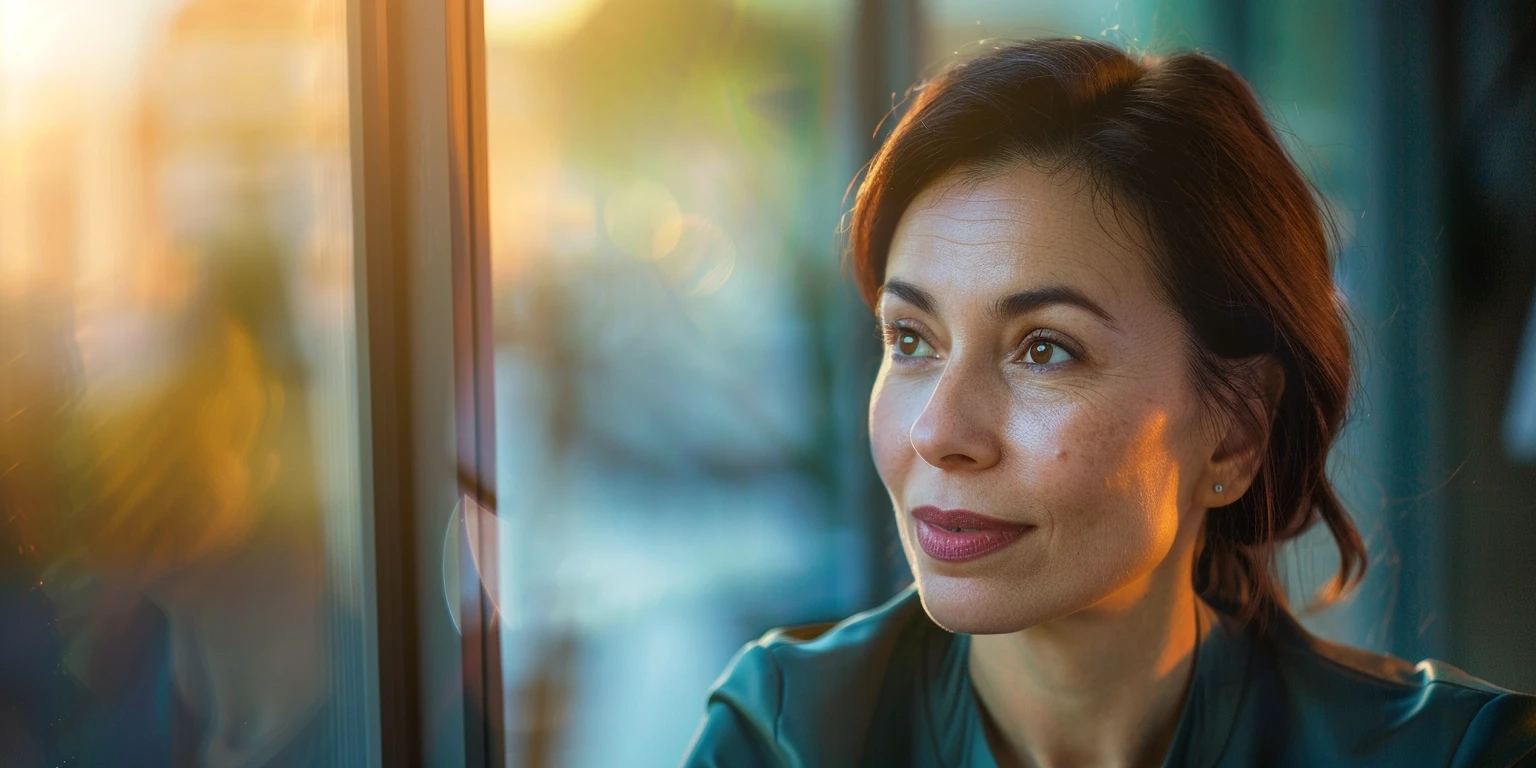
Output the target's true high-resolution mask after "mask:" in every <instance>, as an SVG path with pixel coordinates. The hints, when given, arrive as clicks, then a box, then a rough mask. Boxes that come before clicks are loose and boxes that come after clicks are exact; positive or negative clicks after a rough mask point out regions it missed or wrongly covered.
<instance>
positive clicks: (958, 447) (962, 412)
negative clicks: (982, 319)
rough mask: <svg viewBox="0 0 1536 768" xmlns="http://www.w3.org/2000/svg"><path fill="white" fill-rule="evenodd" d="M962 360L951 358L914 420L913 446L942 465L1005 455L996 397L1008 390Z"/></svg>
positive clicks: (968, 466)
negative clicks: (965, 366) (967, 368)
mask: <svg viewBox="0 0 1536 768" xmlns="http://www.w3.org/2000/svg"><path fill="white" fill-rule="evenodd" d="M960 363H961V361H960V360H958V359H951V361H950V364H949V365H948V366H947V367H946V368H945V370H944V372H943V373H942V374H940V375H939V381H938V383H937V384H935V385H934V388H933V394H932V395H931V396H930V397H929V398H928V404H927V405H926V406H924V407H923V412H922V413H920V414H918V417H917V420H916V421H914V422H913V423H912V447H913V449H914V450H916V451H917V455H918V456H921V457H922V458H923V461H926V462H928V463H929V464H930V465H932V466H934V467H936V468H938V469H942V470H947V471H953V472H967V471H970V472H974V471H978V470H983V469H988V468H990V467H993V466H996V465H997V463H998V461H999V460H1001V459H1002V439H1001V437H1000V435H999V434H998V427H999V426H1000V419H1001V415H1002V414H1001V413H1000V412H999V410H1000V409H998V408H997V407H995V401H996V399H997V398H999V397H1001V398H1004V399H1006V398H1007V394H1006V393H1000V392H997V391H996V388H997V383H996V382H994V381H990V380H989V379H990V378H992V377H988V376H987V375H986V374H985V373H984V372H981V371H967V370H966V369H965V368H962V367H959V366H960Z"/></svg>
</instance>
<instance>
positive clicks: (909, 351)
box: [886, 325, 938, 357]
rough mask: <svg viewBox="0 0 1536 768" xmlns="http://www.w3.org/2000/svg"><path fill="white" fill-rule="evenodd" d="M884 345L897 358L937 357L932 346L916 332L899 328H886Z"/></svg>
mask: <svg viewBox="0 0 1536 768" xmlns="http://www.w3.org/2000/svg"><path fill="white" fill-rule="evenodd" d="M886 344H888V345H889V346H890V347H891V348H892V349H893V350H894V351H895V353H896V356H897V357H937V356H938V355H937V354H936V353H934V351H933V346H932V345H931V344H929V343H928V342H927V341H925V340H924V339H923V337H922V336H921V335H919V334H918V332H917V331H914V330H912V329H910V328H901V327H899V326H894V325H892V326H886Z"/></svg>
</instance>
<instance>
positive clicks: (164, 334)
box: [0, 0, 374, 765]
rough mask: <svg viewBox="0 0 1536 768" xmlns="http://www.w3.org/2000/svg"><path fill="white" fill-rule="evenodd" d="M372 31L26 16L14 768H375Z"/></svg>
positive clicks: (326, 19)
mask: <svg viewBox="0 0 1536 768" xmlns="http://www.w3.org/2000/svg"><path fill="white" fill-rule="evenodd" d="M346 40H347V34H346V5H345V2H344V1H343V0H265V1H264V2H259V3H252V2H245V1H244V0H155V1H154V2H135V3H119V2H107V1H106V0H53V1H52V2H46V3H39V2H33V0H0V367H3V374H0V508H3V514H0V520H4V521H5V524H4V525H3V526H0V537H3V538H0V558H3V559H0V626H3V627H5V628H6V630H5V635H6V637H5V639H4V640H3V641H0V643H3V645H4V650H0V754H4V755H7V756H8V762H7V764H18V765H32V764H38V765H43V764H46V765H75V764H87V765H172V764H190V763H192V762H195V763H196V764H207V765H237V764H238V765H266V764H276V765H312V764H313V765H321V764H327V765H328V764H335V765H365V764H367V763H368V761H369V760H370V756H369V754H368V752H367V750H368V746H367V745H369V744H371V743H372V742H373V740H374V739H373V738H371V737H370V732H369V729H370V728H371V726H370V723H371V722H372V718H371V717H370V716H369V715H368V713H367V711H366V710H367V701H368V697H367V687H368V685H369V683H368V681H369V680H370V679H371V677H372V674H373V672H372V662H371V661H370V658H371V657H370V651H369V642H368V639H367V638H368V634H367V630H366V622H365V619H364V616H365V615H366V610H365V608H366V599H367V596H366V595H367V589H366V588H367V584H368V576H367V572H366V570H365V567H364V554H365V552H366V547H365V544H364V531H365V528H364V526H363V523H364V520H363V510H362V509H361V507H360V502H359V489H360V483H359V479H358V472H359V445H358V429H357V426H358V423H357V414H358V408H357V394H356V393H357V376H356V356H355V351H354V346H355V335H354V323H353V306H352V304H353V298H354V297H353V291H352V244H351V228H352V218H351V205H350V181H349V174H350V169H349V157H348V151H349V150H348V122H347V105H348V90H347V72H346V61H347V56H346ZM16 756H21V757H20V758H18V760H19V762H16V763H11V762H9V759H10V758H15V757H16ZM34 761H35V762H34ZM184 761H186V762H185V763H184Z"/></svg>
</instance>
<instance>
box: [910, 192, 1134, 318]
mask: <svg viewBox="0 0 1536 768" xmlns="http://www.w3.org/2000/svg"><path fill="white" fill-rule="evenodd" d="M1146 242H1147V238H1146V237H1145V232H1144V231H1143V230H1142V229H1141V227H1140V225H1139V224H1137V223H1136V222H1135V221H1134V220H1133V219H1132V218H1131V217H1129V216H1126V215H1123V213H1122V212H1119V211H1118V210H1117V209H1116V208H1115V207H1113V206H1111V205H1109V204H1108V203H1106V202H1105V201H1104V200H1103V199H1101V198H1100V196H1099V194H1098V193H1097V192H1096V191H1095V190H1094V188H1093V187H1092V186H1090V185H1089V184H1088V183H1086V181H1085V179H1084V178H1083V177H1082V176H1081V175H1080V174H1077V173H1071V172H1058V173H1053V174H1047V173H1045V172H1042V171H1038V170H1035V169H1033V168H1029V167H1026V166H1021V167H1019V168H1016V169H1013V170H1009V171H1007V172H1006V173H1003V174H999V175H991V176H987V177H984V178H982V179H981V180H980V181H977V180H974V179H971V178H967V177H965V176H963V175H961V174H960V173H951V174H949V175H947V176H945V177H943V178H941V179H940V180H939V181H938V182H936V183H935V184H933V185H931V186H929V187H928V188H927V189H926V190H924V191H923V192H922V193H921V194H919V195H918V196H917V198H916V199H915V200H913V202H912V204H911V205H910V206H908V208H907V211H906V213H905V214H903V215H902V218H901V221H900V222H899V223H898V224H897V226H896V232H895V235H894V237H893V238H892V241H891V250H890V254H889V257H888V258H887V260H886V270H885V277H886V279H887V280H892V279H898V278H899V279H901V280H904V281H907V282H912V283H915V284H917V285H919V286H921V287H922V288H924V289H925V290H927V291H929V292H931V293H933V294H934V295H935V296H936V298H938V300H939V302H940V304H946V303H950V302H952V301H960V302H964V301H966V300H968V299H971V298H975V299H982V300H986V301H991V300H992V299H994V298H996V296H997V295H998V294H999V293H1006V292H1013V291H1019V290H1027V289H1029V288H1032V287H1037V286H1043V285H1050V284H1065V285H1068V286H1071V287H1074V288H1077V289H1078V290H1081V291H1083V292H1084V293H1087V294H1089V295H1090V296H1092V297H1094V298H1095V299H1097V300H1099V301H1101V302H1103V303H1105V304H1125V303H1127V302H1136V301H1137V300H1138V299H1140V298H1145V297H1150V296H1151V295H1152V294H1153V293H1154V291H1153V285H1152V274H1151V270H1150V268H1149V265H1148V264H1147V257H1146V254H1147V249H1146V245H1145V244H1146ZM1143 294H1144V295H1145V296H1143Z"/></svg>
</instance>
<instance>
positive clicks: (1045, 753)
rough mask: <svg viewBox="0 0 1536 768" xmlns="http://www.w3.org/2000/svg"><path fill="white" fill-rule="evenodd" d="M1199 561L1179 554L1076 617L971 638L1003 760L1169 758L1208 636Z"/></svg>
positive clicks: (981, 692)
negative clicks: (1201, 633) (1201, 631)
mask: <svg viewBox="0 0 1536 768" xmlns="http://www.w3.org/2000/svg"><path fill="white" fill-rule="evenodd" d="M1192 559H1193V558H1192V556H1185V557H1170V558H1169V560H1168V561H1165V562H1164V563H1163V564H1162V565H1161V566H1159V568H1158V569H1156V570H1154V571H1153V572H1152V573H1151V574H1148V575H1147V577H1145V579H1143V580H1142V581H1140V582H1137V583H1134V584H1132V585H1129V586H1127V587H1126V588H1124V589H1122V590H1120V591H1119V592H1117V593H1116V594H1115V595H1112V596H1110V597H1109V598H1106V599H1105V600H1103V601H1100V602H1099V603H1098V604H1095V605H1093V606H1090V607H1089V608H1086V609H1084V610H1081V611H1078V612H1076V613H1073V614H1071V615H1068V616H1065V617H1062V618H1059V619H1054V620H1052V621H1049V622H1046V623H1043V624H1039V625H1036V626H1033V627H1030V628H1029V629H1026V630H1024V631H1022V632H1014V633H1011V634H1001V635H976V636H974V637H972V638H971V646H970V659H969V662H970V674H971V679H972V682H973V684H974V688H975V691H976V695H977V698H978V699H979V700H980V704H981V707H982V710H983V711H984V720H985V721H986V724H987V736H988V742H989V743H990V744H991V746H992V751H993V753H994V755H995V756H996V757H997V760H998V764H999V765H1000V766H1004V767H1005V768H1006V767H1007V766H1010V765H1018V766H1057V765H1118V766H1144V765H1152V766H1156V765H1161V764H1162V762H1163V758H1164V756H1165V755H1166V754H1167V752H1168V748H1169V747H1170V746H1171V745H1172V743H1173V737H1174V733H1175V731H1176V729H1177V727H1178V721H1179V713H1180V712H1181V711H1182V709H1183V704H1184V698H1185V696H1186V694H1187V693H1188V689H1189V682H1190V679H1191V677H1192V674H1193V672H1194V664H1193V659H1194V649H1195V645H1196V644H1197V643H1198V642H1199V640H1200V638H1199V637H1198V631H1197V628H1196V625H1197V622H1196V618H1195V617H1196V612H1197V610H1198V609H1197V605H1196V601H1197V600H1198V598H1197V597H1196V596H1195V593H1194V587H1193V586H1192V585H1191V583H1190V579H1189V573H1190V570H1189V568H1190V565H1191V564H1192V563H1191V562H1190V561H1191V560H1192Z"/></svg>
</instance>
